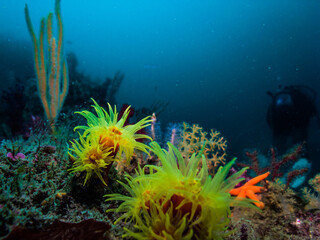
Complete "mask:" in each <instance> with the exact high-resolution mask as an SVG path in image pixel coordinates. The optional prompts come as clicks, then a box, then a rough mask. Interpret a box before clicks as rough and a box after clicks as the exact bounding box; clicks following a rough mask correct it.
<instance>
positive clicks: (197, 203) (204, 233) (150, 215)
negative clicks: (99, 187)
mask: <svg viewBox="0 0 320 240" xmlns="http://www.w3.org/2000/svg"><path fill="white" fill-rule="evenodd" d="M150 145H151V149H152V151H153V152H154V153H155V154H156V155H157V156H158V157H159V159H160V161H161V166H148V167H149V168H150V174H149V175H146V174H144V169H139V170H138V171H137V177H135V178H133V177H131V176H127V182H128V185H127V184H124V183H121V182H120V183H121V184H122V185H123V186H124V187H125V188H126V189H127V191H128V192H129V193H130V195H131V196H124V195H121V194H107V195H105V197H108V199H107V200H106V201H111V200H117V201H123V203H122V204H121V205H120V206H119V207H118V208H117V209H110V210H108V212H109V211H115V212H124V214H123V215H122V216H121V217H120V218H119V219H118V220H117V221H116V223H117V222H119V221H120V220H125V221H127V220H130V221H134V222H135V228H136V231H134V232H133V231H131V230H129V229H126V230H127V234H126V235H125V236H130V237H134V238H137V239H222V238H223V237H224V236H225V235H226V234H227V233H226V229H227V227H228V224H229V222H230V206H231V205H245V206H249V204H248V203H249V201H247V200H241V201H240V200H239V201H238V200H236V199H235V198H233V197H231V196H230V194H229V191H230V190H231V189H232V188H233V187H234V186H235V185H236V184H237V183H238V182H239V181H241V180H243V179H237V178H238V177H239V176H240V175H241V174H242V173H243V172H244V171H245V169H243V170H241V171H239V172H237V173H236V174H234V175H232V176H230V177H229V178H227V179H225V178H226V176H227V174H228V172H229V169H230V168H231V166H232V164H233V163H234V162H235V159H234V160H232V161H231V162H229V163H228V164H227V165H226V166H224V167H220V168H219V170H218V171H217V173H216V174H215V176H214V177H213V178H212V177H211V176H209V174H208V168H207V164H205V163H206V159H205V157H204V155H202V156H201V154H198V155H196V154H195V153H194V154H193V155H192V156H191V158H190V159H188V160H186V159H184V158H183V157H182V155H181V153H180V152H179V151H178V149H177V148H176V147H174V146H173V145H172V144H170V143H168V146H169V150H168V151H166V150H164V149H161V147H160V146H159V144H158V143H156V142H152V143H151V144H150ZM199 161H202V166H201V169H200V170H198V169H197V168H198V165H199Z"/></svg>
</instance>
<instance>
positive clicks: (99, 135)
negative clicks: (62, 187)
mask: <svg viewBox="0 0 320 240" xmlns="http://www.w3.org/2000/svg"><path fill="white" fill-rule="evenodd" d="M92 101H93V102H94V105H92V107H93V108H94V109H95V111H96V114H97V116H96V115H95V114H93V113H91V112H89V111H82V112H76V113H78V114H80V115H82V116H83V117H85V118H86V119H87V126H77V127H76V128H75V130H77V129H81V130H84V132H83V134H82V135H81V134H79V135H80V137H79V139H80V142H78V141H74V142H71V145H72V148H70V149H69V155H70V156H71V157H72V158H73V159H74V160H75V162H74V167H73V168H71V169H69V170H70V171H71V172H72V173H73V172H78V171H80V172H81V171H86V172H87V175H86V179H85V182H84V184H86V182H87V180H88V179H89V178H90V177H91V175H92V173H93V172H94V173H96V174H97V176H98V177H99V178H100V180H101V181H102V182H103V183H104V184H105V185H107V184H106V182H105V181H104V179H103V177H102V175H101V172H102V171H103V170H102V169H103V168H105V171H108V170H109V169H110V167H111V164H112V163H113V162H114V161H116V160H119V159H121V157H122V153H124V155H125V157H126V159H127V161H128V160H129V159H130V157H131V156H132V155H133V152H134V149H138V150H140V151H143V152H146V153H148V152H147V149H148V148H149V147H148V146H147V145H145V144H144V143H141V142H138V141H136V140H137V139H143V138H146V139H150V140H151V138H150V137H149V136H147V135H144V134H136V132H137V131H139V130H140V129H142V128H144V127H146V126H148V123H149V122H150V119H149V118H150V117H146V118H144V119H142V120H140V121H139V122H138V123H136V124H133V125H126V126H124V123H125V122H126V119H127V117H128V115H129V111H130V107H128V108H127V109H126V110H125V111H124V113H123V115H122V116H121V118H120V119H119V120H118V113H117V110H116V107H115V108H114V110H113V109H112V107H111V106H110V104H108V107H109V113H108V112H107V111H106V110H104V109H103V108H102V107H100V106H99V105H98V104H97V103H96V102H95V101H94V100H93V99H92ZM72 152H73V154H72Z"/></svg>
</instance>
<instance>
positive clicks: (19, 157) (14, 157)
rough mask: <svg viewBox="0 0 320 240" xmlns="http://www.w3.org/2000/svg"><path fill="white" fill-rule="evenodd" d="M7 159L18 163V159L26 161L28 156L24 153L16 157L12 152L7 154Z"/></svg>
mask: <svg viewBox="0 0 320 240" xmlns="http://www.w3.org/2000/svg"><path fill="white" fill-rule="evenodd" d="M7 157H8V158H10V159H11V160H13V161H16V160H18V159H25V158H26V156H25V155H24V154H23V153H17V154H16V155H14V154H13V153H12V152H8V153H7Z"/></svg>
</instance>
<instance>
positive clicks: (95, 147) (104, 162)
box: [69, 135, 114, 185]
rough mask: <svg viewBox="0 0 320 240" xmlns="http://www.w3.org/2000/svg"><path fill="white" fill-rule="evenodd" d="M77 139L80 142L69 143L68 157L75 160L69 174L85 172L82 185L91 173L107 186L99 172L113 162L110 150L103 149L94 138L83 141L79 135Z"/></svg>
mask: <svg viewBox="0 0 320 240" xmlns="http://www.w3.org/2000/svg"><path fill="white" fill-rule="evenodd" d="M79 139H80V142H78V141H76V140H74V142H71V145H72V148H70V149H69V150H70V151H69V155H70V156H71V157H72V158H73V159H74V160H75V162H74V166H73V168H71V169H70V171H71V173H74V172H82V171H86V172H87V174H86V178H85V181H84V185H85V184H86V182H87V180H88V179H89V178H90V177H91V176H92V173H95V174H96V175H97V176H98V177H99V179H100V180H101V181H102V182H103V183H104V184H105V185H107V184H106V182H105V181H104V179H103V177H102V175H101V172H102V169H103V168H106V167H107V166H108V165H109V164H111V163H112V162H113V161H114V159H113V158H112V156H110V154H111V151H110V148H105V147H104V146H103V145H101V144H100V142H99V139H96V138H94V136H89V137H87V138H86V139H84V138H83V136H81V135H80V137H79ZM72 153H73V154H72Z"/></svg>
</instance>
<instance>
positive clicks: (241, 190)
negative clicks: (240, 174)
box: [229, 172, 270, 209]
mask: <svg viewBox="0 0 320 240" xmlns="http://www.w3.org/2000/svg"><path fill="white" fill-rule="evenodd" d="M269 174H270V172H266V173H264V174H261V175H259V176H257V177H255V178H252V179H251V180H249V181H248V182H246V183H245V184H244V185H243V186H241V187H238V188H234V189H232V190H231V191H230V192H229V193H230V194H231V195H234V196H237V198H245V197H248V198H250V199H252V200H255V201H256V202H254V204H255V205H256V206H257V207H259V208H261V209H263V208H264V203H263V202H261V201H260V200H259V199H258V197H257V196H256V195H255V193H260V192H261V191H264V190H265V188H264V187H260V186H254V185H255V184H257V183H259V182H260V181H262V180H263V179H265V178H267V177H268V176H269Z"/></svg>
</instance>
